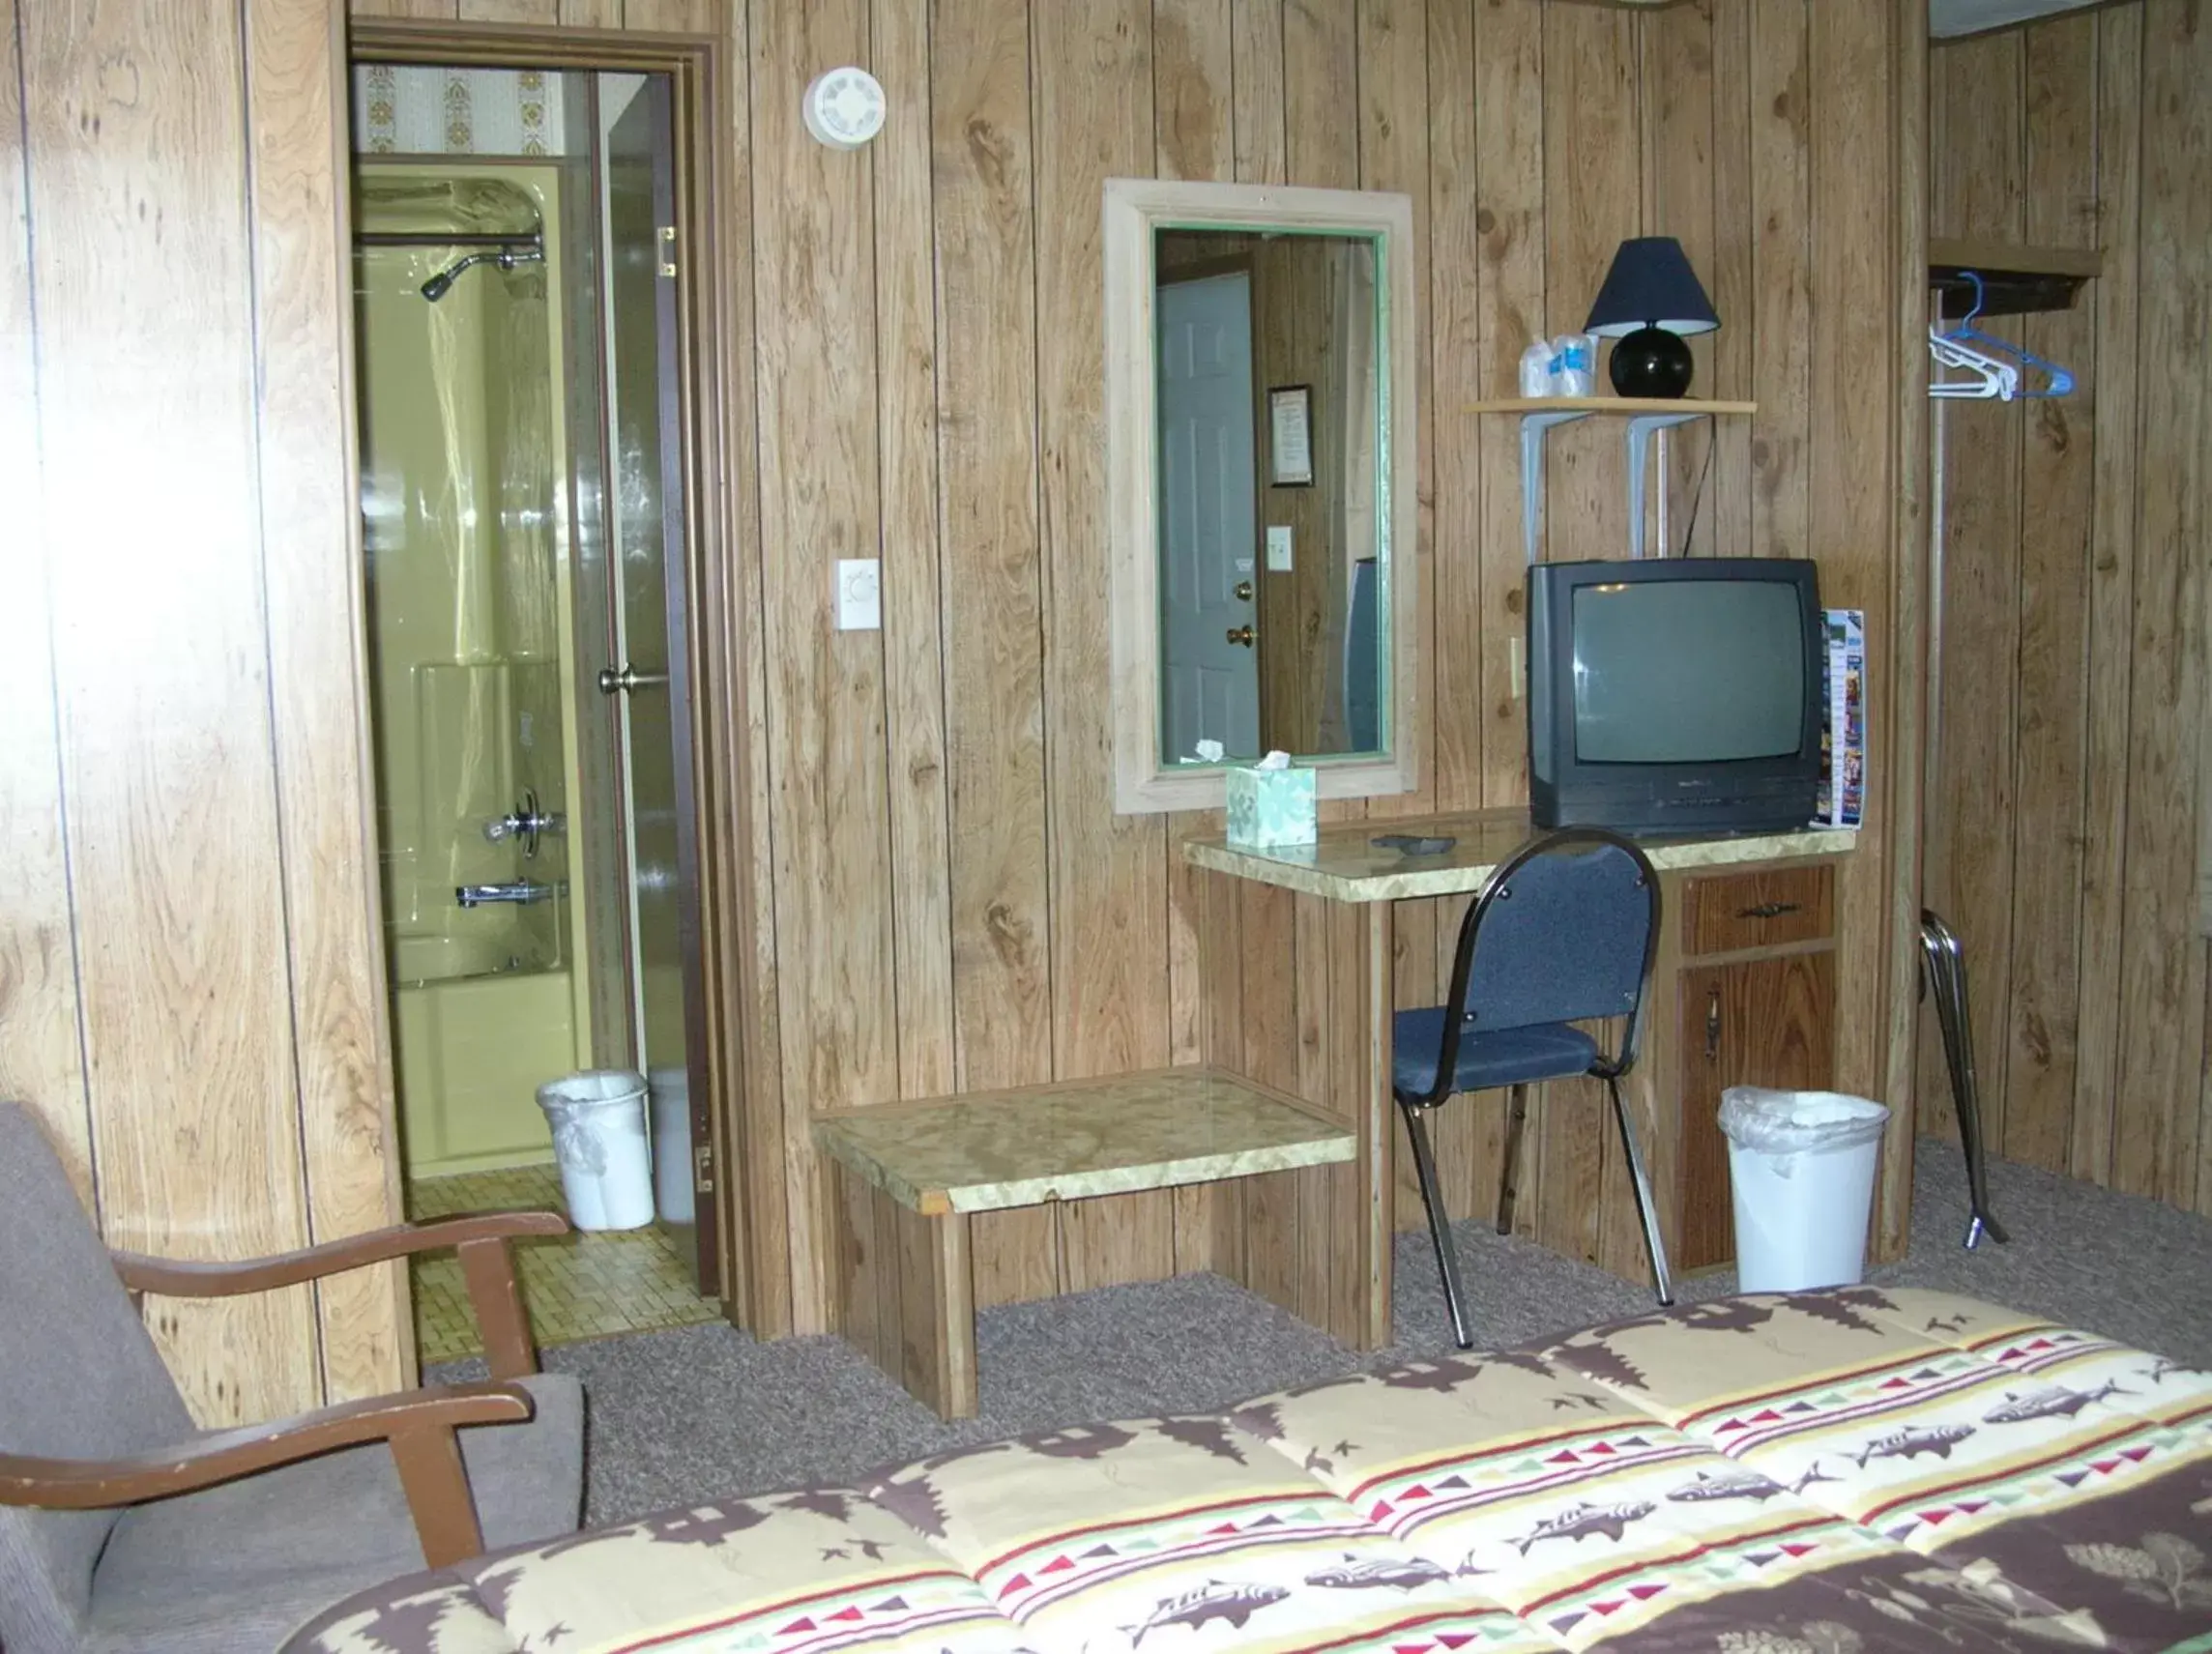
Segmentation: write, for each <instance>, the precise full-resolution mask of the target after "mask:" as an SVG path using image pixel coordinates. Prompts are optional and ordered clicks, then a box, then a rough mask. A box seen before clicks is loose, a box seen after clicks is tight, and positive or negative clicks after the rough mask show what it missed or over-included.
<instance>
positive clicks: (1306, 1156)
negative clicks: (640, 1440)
mask: <svg viewBox="0 0 2212 1654" xmlns="http://www.w3.org/2000/svg"><path fill="white" fill-rule="evenodd" d="M814 1136H815V1141H816V1142H817V1143H819V1144H820V1145H821V1146H822V1147H823V1148H824V1149H825V1150H826V1151H827V1154H828V1160H829V1168H830V1175H831V1183H832V1187H833V1189H834V1191H835V1199H834V1202H833V1210H834V1211H835V1213H836V1214H837V1264H836V1268H835V1271H834V1288H835V1291H836V1313H837V1326H838V1330H839V1331H841V1332H843V1333H844V1334H845V1336H846V1337H847V1338H849V1339H851V1340H852V1342H853V1343H854V1344H856V1345H857V1346H859V1349H861V1350H862V1351H863V1352H864V1353H865V1354H867V1355H868V1356H869V1357H870V1358H872V1359H873V1360H874V1361H875V1362H876V1364H877V1365H878V1366H880V1367H882V1368H883V1369H884V1371H885V1372H887V1373H888V1374H889V1375H890V1376H891V1377H892V1378H896V1379H897V1380H898V1381H899V1382H900V1383H902V1384H904V1385H905V1386H906V1388H907V1391H908V1393H909V1394H911V1395H913V1396H915V1397H916V1398H917V1399H918V1400H920V1401H921V1402H923V1403H924V1404H926V1405H927V1406H929V1407H934V1408H935V1409H936V1410H937V1412H938V1414H939V1415H940V1416H941V1417H945V1418H973V1417H975V1410H976V1405H977V1402H978V1399H979V1397H978V1392H977V1387H976V1378H977V1375H976V1371H975V1294H974V1291H973V1286H972V1276H971V1272H970V1263H969V1234H968V1229H969V1223H968V1219H969V1214H970V1213H972V1212H989V1211H1004V1210H1006V1209H1008V1208H1010V1207H1015V1206H1033V1205H1041V1204H1044V1203H1046V1202H1048V1201H1062V1200H1069V1201H1073V1200H1083V1199H1087V1198H1090V1197H1093V1196H1099V1195H1114V1194H1122V1193H1126V1192H1128V1191H1130V1190H1134V1189H1175V1188H1184V1187H1189V1186H1192V1185H1204V1186H1206V1187H1207V1189H1208V1192H1209V1197H1210V1198H1211V1199H1212V1200H1213V1201H1215V1202H1216V1203H1217V1204H1216V1208H1215V1210H1216V1216H1217V1217H1218V1216H1219V1214H1220V1213H1222V1212H1224V1211H1229V1212H1236V1213H1241V1211H1242V1209H1243V1203H1242V1202H1241V1200H1240V1199H1237V1200H1231V1199H1230V1197H1231V1195H1232V1194H1234V1192H1235V1191H1236V1190H1237V1186H1238V1182H1239V1180H1241V1179H1247V1178H1251V1177H1254V1176H1276V1177H1282V1176H1296V1175H1300V1171H1301V1169H1305V1168H1313V1167H1318V1166H1322V1165H1324V1164H1327V1163H1331V1162H1337V1161H1346V1160H1350V1159H1352V1158H1353V1153H1354V1146H1353V1141H1352V1134H1351V1133H1350V1132H1349V1131H1347V1130H1346V1129H1345V1128H1344V1127H1343V1126H1342V1125H1341V1124H1340V1123H1338V1122H1337V1121H1335V1120H1333V1119H1330V1118H1327V1117H1324V1116H1323V1115H1321V1114H1319V1113H1318V1112H1316V1111H1315V1110H1313V1109H1310V1108H1308V1107H1307V1106H1306V1105H1304V1104H1302V1103H1299V1102H1297V1101H1296V1100H1295V1099H1293V1098H1290V1097H1286V1096H1283V1095H1280V1094H1278V1093H1276V1092H1274V1091H1272V1090H1270V1089H1268V1088H1266V1087H1262V1086H1255V1085H1253V1084H1252V1083H1251V1082H1250V1081H1249V1080H1246V1079H1243V1078H1242V1077H1240V1076H1237V1075H1235V1074H1223V1073H1218V1072H1215V1071H1213V1070H1211V1069H1207V1068H1173V1069H1162V1070H1159V1071H1156V1072H1153V1073H1149V1074H1117V1075H1111V1076H1107V1077H1105V1078H1101V1079H1095V1080H1070V1081H1064V1082H1062V1083H1060V1084H1057V1085H1044V1086H1026V1087H1021V1088H1016V1089H1013V1090H1006V1091H981V1092H975V1093H971V1094H970V1095H967V1096H961V1097H938V1098H931V1099H928V1100H926V1101H921V1102H909V1103H886V1104H883V1105H882V1106H880V1107H876V1108H869V1109H855V1110H851V1111H849V1112H846V1113H841V1114H833V1115H826V1116H824V1117H821V1118H819V1119H817V1120H816V1121H815V1122H814ZM1258 1206H1259V1209H1261V1210H1266V1203H1265V1202H1264V1201H1262V1202H1260V1203H1258ZM1270 1233H1287V1234H1288V1238H1289V1241H1290V1244H1291V1249H1292V1251H1293V1252H1294V1253H1295V1252H1296V1251H1297V1250H1298V1246H1299V1242H1298V1237H1297V1236H1296V1234H1295V1230H1294V1231H1289V1232H1275V1231H1271V1232H1270ZM1240 1240H1241V1236H1240V1235H1239V1234H1237V1233H1225V1234H1223V1235H1222V1236H1221V1237H1220V1243H1219V1244H1218V1245H1216V1246H1215V1247H1214V1248H1213V1253H1214V1256H1215V1257H1216V1258H1217V1259H1218V1258H1219V1257H1222V1256H1228V1255H1231V1254H1233V1253H1237V1252H1240V1250H1241V1247H1240ZM1328 1244H1329V1236H1328V1235H1327V1234H1326V1233H1315V1234H1312V1235H1309V1236H1307V1237H1306V1238H1305V1240H1304V1247H1305V1249H1306V1250H1309V1251H1311V1250H1324V1249H1325V1248H1326V1247H1327V1246H1328Z"/></svg>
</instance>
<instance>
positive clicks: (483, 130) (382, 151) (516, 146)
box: [353, 63, 565, 155]
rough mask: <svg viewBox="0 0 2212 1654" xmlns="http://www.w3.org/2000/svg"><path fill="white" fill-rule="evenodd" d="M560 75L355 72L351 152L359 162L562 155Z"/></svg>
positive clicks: (375, 67)
mask: <svg viewBox="0 0 2212 1654" xmlns="http://www.w3.org/2000/svg"><path fill="white" fill-rule="evenodd" d="M564 131H565V129H564V126H563V122H562V99H561V76H560V75H559V74H557V73H547V72H545V71H543V70H536V69H522V70H514V69H446V68H412V67H403V66H400V65H397V64H390V63H364V64H360V65H358V66H356V68H355V69H354V72H353V147H354V150H355V152H356V153H357V154H361V155H559V154H561V153H563V133H564Z"/></svg>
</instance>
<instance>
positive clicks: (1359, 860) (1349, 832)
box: [1182, 806, 1858, 902]
mask: <svg viewBox="0 0 2212 1654" xmlns="http://www.w3.org/2000/svg"><path fill="white" fill-rule="evenodd" d="M1537 830H1538V829H1536V828H1534V827H1530V826H1529V825H1528V811H1527V810H1526V809H1524V808H1521V807H1519V806H1514V807H1512V808H1507V809H1498V810H1470V811H1466V812H1462V813H1458V814H1453V815H1436V816H1407V817H1403V818H1400V819H1397V820H1390V821H1384V820H1378V819H1375V818H1372V817H1370V818H1367V819H1363V820H1360V821H1350V822H1332V823H1329V824H1326V825H1324V827H1322V829H1321V837H1320V842H1319V843H1316V844H1298V845H1281V846H1277V847H1276V848H1274V849H1270V850H1243V849H1239V848H1237V846H1234V845H1230V844H1225V843H1223V842H1222V841H1221V840H1220V839H1218V838H1211V837H1208V838H1194V839H1189V840H1186V841H1185V842H1184V844H1183V847H1182V854H1183V858H1184V859H1185V860H1186V861H1189V862H1190V863H1191V864H1192V865H1194V866H1198V867H1204V868H1207V869H1208V870H1209V871H1211V872H1215V873H1227V874H1230V875H1232V876H1233V877H1235V878H1238V879H1252V880H1257V881H1258V882H1259V883H1261V884H1263V885H1281V886H1282V887H1283V888H1285V889H1288V890H1296V891H1299V892H1301V893H1303V894H1305V895H1309V896H1325V897H1327V898H1328V899H1329V900H1331V901H1337V902H1394V901H1399V900H1401V899H1403V898H1406V897H1412V896H1449V895H1455V894H1458V893H1459V892H1461V891H1466V890H1479V889H1481V888H1482V886H1483V885H1484V884H1485V883H1486V882H1487V881H1488V880H1489V878H1490V875H1491V874H1492V873H1493V872H1494V871H1496V869H1497V867H1498V864H1499V862H1500V861H1503V860H1504V859H1505V858H1506V857H1507V856H1511V855H1512V854H1513V852H1514V851H1516V850H1518V849H1519V848H1520V847H1521V846H1522V845H1523V844H1525V843H1527V842H1528V839H1529V837H1530V836H1531V835H1532V834H1533V833H1535V832H1536V831H1537ZM1384 833H1406V834H1409V835H1412V836H1419V837H1428V838H1452V839H1456V840H1457V841H1458V842H1457V843H1455V844H1454V845H1453V846H1452V847H1451V849H1449V850H1447V851H1445V852H1443V854H1441V856H1405V855H1402V854H1400V853H1399V852H1397V851H1395V850H1385V849H1383V847H1381V846H1380V845H1377V844H1375V843H1373V842H1371V841H1372V840H1373V839H1374V838H1376V837H1377V836H1378V835H1380V834H1384ZM1857 842H1858V833H1857V832H1856V831H1855V830H1852V829H1850V828H1841V829H1839V828H1831V827H1805V828H1802V829H1800V830H1798V831H1795V832H1776V833H1747V834H1742V835H1739V836H1730V837H1717V838H1647V839H1640V840H1638V844H1639V846H1640V848H1642V850H1643V851H1644V855H1645V856H1649V857H1650V858H1651V865H1652V866H1654V867H1656V868H1658V869H1659V870H1660V871H1661V872H1668V871H1672V870H1676V869H1680V868H1686V867H1727V866H1731V865H1733V864H1736V863H1741V862H1747V861H1760V862H1769V861H1793V860H1799V859H1802V858H1804V857H1807V856H1841V855H1843V854H1845V853H1846V852H1848V850H1850V849H1851V847H1852V846H1853V845H1855V844H1856V843H1857Z"/></svg>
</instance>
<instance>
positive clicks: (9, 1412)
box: [0, 1103, 194, 1654]
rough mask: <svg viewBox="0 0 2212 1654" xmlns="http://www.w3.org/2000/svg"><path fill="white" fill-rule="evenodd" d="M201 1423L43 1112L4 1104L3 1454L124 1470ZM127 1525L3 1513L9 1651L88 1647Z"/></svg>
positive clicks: (0, 1616) (0, 1140)
mask: <svg viewBox="0 0 2212 1654" xmlns="http://www.w3.org/2000/svg"><path fill="white" fill-rule="evenodd" d="M193 1434H194V1431H193V1428H192V1420H191V1415H190V1414H189V1412H187V1411H186V1410H185V1404H184V1402H183V1401H182V1399H180V1398H179V1396H178V1395H177V1388H176V1385H175V1384H174V1383H173V1382H172V1381H171V1380H170V1378H169V1372H168V1369H167V1368H166V1367H164V1366H163V1365H162V1364H161V1357H160V1354H159V1353H158V1352H157V1351H156V1350H155V1349H154V1341H153V1340H152V1339H151V1338H149V1337H148V1336H147V1334H146V1327H145V1323H144V1322H143V1321H141V1320H139V1319H138V1313H137V1311H136V1310H135V1309H133V1308H132V1307H131V1296H130V1294H129V1293H128V1292H126V1291H124V1290H123V1283H122V1282H121V1281H119V1280H118V1279H117V1278H116V1275H115V1268H114V1265H113V1264H112V1263H111V1262H109V1260H108V1256H107V1249H106V1247H105V1246H104V1245H102V1242H101V1240H100V1237H99V1235H98V1234H97V1233H95V1232H94V1229H93V1226H92V1221H91V1219H90V1218H88V1217H87V1216H86V1214H85V1211H84V1208H83V1207H82V1206H81V1205H79V1204H77V1199H76V1191H75V1190H74V1189H73V1188H72V1187H71V1185H70V1181H69V1177H68V1175H66V1174H65V1173H64V1172H63V1171H62V1167H61V1162H60V1161H59V1160H58V1159H56V1158H55V1156H54V1152H53V1150H52V1149H51V1148H50V1147H48V1146H47V1144H46V1140H45V1136H44V1132H43V1131H42V1130H41V1128H40V1126H39V1124H38V1122H37V1121H36V1120H34V1119H33V1118H32V1117H31V1115H30V1112H29V1111H28V1110H27V1109H25V1108H23V1107H22V1106H21V1105H20V1104H16V1103H0V1451H5V1452H10V1453H28V1454H34V1455H37V1456H39V1457H42V1458H48V1459H112V1458H116V1457H119V1456H121V1455H123V1454H127V1453H136V1452H141V1451H143V1450H145V1449H147V1448H150V1447H162V1446H167V1445H169V1444H170V1443H173V1442H179V1441H184V1440H186V1439H188V1438H189V1437H190V1436H192V1435H193ZM115 1519H116V1513H115V1512H113V1511H34V1510H22V1509H17V1508H15V1507H13V1506H0V1645H4V1646H5V1647H6V1648H7V1649H8V1650H9V1654H63V1651H65V1650H68V1649H72V1648H74V1647H76V1646H77V1642H78V1639H79V1636H80V1633H81V1628H82V1622H83V1616H84V1613H85V1608H86V1601H87V1591H88V1589H89V1585H90V1581H91V1579H92V1572H93V1564H94V1561H95V1559H96V1558H98V1556H99V1555H100V1551H101V1547H102V1545H103V1544H105V1543H106V1541H107V1535H108V1530H109V1528H110V1527H112V1526H113V1525H114V1523H115Z"/></svg>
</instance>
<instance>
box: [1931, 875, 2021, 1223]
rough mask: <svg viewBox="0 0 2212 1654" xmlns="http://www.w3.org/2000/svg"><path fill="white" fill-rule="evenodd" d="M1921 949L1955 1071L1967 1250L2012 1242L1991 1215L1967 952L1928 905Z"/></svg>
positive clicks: (1945, 1049) (1945, 1057)
mask: <svg viewBox="0 0 2212 1654" xmlns="http://www.w3.org/2000/svg"><path fill="white" fill-rule="evenodd" d="M1920 947H1921V951H1922V952H1923V953H1924V954H1925V955H1926V957H1927V964H1928V972H1927V976H1928V992H1929V995H1930V997H1931V998H1933V999H1934V1000H1935V1001H1936V1025H1937V1026H1938V1027H1940V1028H1941V1029H1942V1030H1943V1062H1944V1066H1945V1067H1947V1068H1948V1069H1949V1070H1950V1073H1951V1105H1952V1108H1953V1109H1954V1110H1955V1111H1956V1112H1957V1114H1958V1116H1959V1143H1960V1146H1961V1147H1963V1148H1964V1149H1965V1154H1966V1200H1967V1209H1968V1214H1969V1215H1968V1216H1967V1218H1966V1238H1965V1249H1966V1250H1967V1251H1968V1252H1971V1251H1972V1250H1973V1249H1974V1246H1975V1244H1976V1242H1978V1241H1979V1240H1980V1239H1981V1238H1982V1235H1983V1234H1984V1233H1988V1234H1989V1236H1990V1237H1991V1238H1992V1239H1994V1240H1996V1241H1999V1242H2004V1241H2009V1240H2011V1238H2012V1236H2011V1235H2009V1234H2007V1233H2005V1231H2004V1225H2002V1224H2001V1223H1999V1222H1997V1220H1996V1219H1995V1218H1994V1216H1992V1215H1991V1213H1990V1181H1989V1163H1988V1159H1987V1156H1986V1155H1985V1153H1984V1151H1983V1147H1982V1094H1981V1086H1980V1084H1979V1082H1978V1081H1977V1079H1976V1077H1975V1074H1974V1020H1973V1014H1972V1009H1971V1007H1970V1005H1969V1003H1968V1001H1967V999H1966V950H1965V946H1964V945H1963V944H1962V943H1960V941H1959V936H1958V933H1957V932H1956V931H1954V930H1952V928H1951V927H1950V926H1949V925H1947V924H1945V923H1944V922H1943V919H1942V916H1941V915H1940V914H1936V913H1932V912H1930V911H1929V910H1927V909H1925V908H1923V909H1922V910H1921V913H1920Z"/></svg>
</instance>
